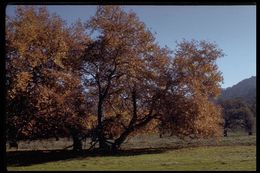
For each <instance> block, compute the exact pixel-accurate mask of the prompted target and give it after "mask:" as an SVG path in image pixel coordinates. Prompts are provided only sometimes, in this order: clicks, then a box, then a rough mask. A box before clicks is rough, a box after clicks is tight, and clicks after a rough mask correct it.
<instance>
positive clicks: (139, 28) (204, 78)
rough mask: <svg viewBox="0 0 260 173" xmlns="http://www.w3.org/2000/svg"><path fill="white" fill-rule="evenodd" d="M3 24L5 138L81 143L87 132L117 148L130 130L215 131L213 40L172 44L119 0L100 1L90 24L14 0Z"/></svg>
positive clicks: (218, 120) (108, 147)
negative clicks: (114, 1) (159, 39)
mask: <svg viewBox="0 0 260 173" xmlns="http://www.w3.org/2000/svg"><path fill="white" fill-rule="evenodd" d="M39 21H40V22H39ZM6 26H7V29H6V33H7V34H6V38H7V42H6V43H7V44H6V49H7V55H6V62H7V63H6V64H7V83H6V85H7V88H8V95H7V120H8V123H7V124H8V128H7V129H8V137H9V138H16V137H17V138H23V139H24V138H30V139H36V138H48V137H52V136H58V137H60V136H65V135H68V134H69V135H71V136H73V139H74V149H77V150H78V149H81V148H82V145H81V139H83V138H84V136H85V137H87V136H90V135H89V133H90V134H91V137H92V142H93V146H92V147H94V146H95V144H97V143H98V144H99V148H100V149H102V150H105V151H116V150H117V149H119V148H120V146H121V144H122V143H123V142H124V141H125V140H126V139H127V138H128V137H129V136H131V135H135V134H137V133H147V132H156V131H158V129H160V130H161V132H164V131H168V132H171V133H172V134H175V135H177V136H180V137H184V136H189V137H208V136H219V134H221V123H222V121H221V120H222V119H221V115H220V112H219V108H218V107H217V106H216V105H215V104H214V103H213V101H212V100H213V99H214V97H216V96H217V95H218V94H219V92H220V85H219V83H220V82H221V81H222V77H221V73H220V72H219V70H218V68H217V66H216V60H217V59H218V58H219V57H221V56H222V55H223V54H222V51H221V50H220V49H218V48H217V45H215V44H212V43H209V42H206V41H201V42H196V41H185V40H184V41H182V42H180V43H179V44H177V49H176V51H175V54H172V51H170V50H169V49H168V48H167V47H165V48H162V47H160V46H159V45H158V44H157V43H156V41H155V38H154V36H153V34H152V33H151V32H150V31H149V29H148V28H147V27H146V26H145V24H144V23H143V22H141V21H140V20H139V19H138V17H137V16H136V14H135V13H133V12H124V11H123V10H122V9H121V8H120V7H119V6H99V7H98V8H97V11H96V14H95V16H93V17H91V18H90V19H89V20H88V21H87V22H86V25H85V27H86V28H84V26H83V25H82V23H81V22H80V21H78V22H76V23H75V25H74V26H72V27H67V26H66V25H65V24H64V22H63V21H62V20H61V19H60V18H59V17H58V16H56V15H49V14H48V12H47V10H46V9H45V8H39V9H36V8H33V7H28V8H25V7H21V8H20V7H19V8H18V9H17V15H16V17H14V18H8V19H7V25H6ZM27 26H29V27H27ZM85 30H86V31H87V33H86V32H85ZM162 129H163V130H162Z"/></svg>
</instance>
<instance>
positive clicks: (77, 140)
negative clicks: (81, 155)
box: [72, 135, 82, 151]
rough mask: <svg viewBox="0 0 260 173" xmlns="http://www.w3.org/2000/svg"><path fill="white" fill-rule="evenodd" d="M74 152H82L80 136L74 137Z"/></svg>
mask: <svg viewBox="0 0 260 173" xmlns="http://www.w3.org/2000/svg"><path fill="white" fill-rule="evenodd" d="M72 138H73V151H82V141H81V139H80V138H79V136H78V135H73V136H72Z"/></svg>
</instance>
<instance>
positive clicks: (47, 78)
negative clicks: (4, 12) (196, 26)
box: [6, 6, 88, 140]
mask: <svg viewBox="0 0 260 173" xmlns="http://www.w3.org/2000/svg"><path fill="white" fill-rule="evenodd" d="M82 28H83V27H82V24H80V22H78V23H76V24H75V25H74V26H72V27H71V28H69V27H66V25H65V23H64V21H62V20H61V18H59V17H58V16H57V15H55V14H52V15H50V14H49V13H48V11H47V9H46V8H45V7H40V8H35V7H32V6H18V7H17V9H16V16H14V17H7V20H6V72H7V73H6V79H7V80H6V86H7V98H6V101H7V107H6V114H7V135H8V136H7V137H8V139H15V140H19V139H38V138H49V137H54V136H55V137H57V136H62V135H65V134H66V133H67V135H73V136H75V135H77V134H75V131H81V128H83V127H82V123H80V121H83V120H82V119H84V116H85V114H84V111H83V108H82V107H78V106H79V105H81V104H83V103H85V101H84V98H83V92H82V87H81V81H80V75H79V74H78V73H77V72H76V70H74V69H72V67H73V64H72V63H70V62H71V61H72V60H71V59H75V60H76V59H77V57H78V56H80V52H81V47H82V46H84V43H85V42H87V40H88V39H87V37H86V35H84V34H82V33H83V30H82ZM82 50H83V49H82Z"/></svg>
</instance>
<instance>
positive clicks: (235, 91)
mask: <svg viewBox="0 0 260 173" xmlns="http://www.w3.org/2000/svg"><path fill="white" fill-rule="evenodd" d="M237 97H240V98H243V99H244V100H245V101H249V102H251V101H252V100H255V97H256V76H252V77H250V78H248V79H244V80H242V81H240V82H238V83H237V84H235V85H233V86H232V87H228V88H226V89H223V90H222V93H221V95H220V97H219V99H221V100H227V99H231V98H237Z"/></svg>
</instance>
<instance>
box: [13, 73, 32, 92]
mask: <svg viewBox="0 0 260 173" xmlns="http://www.w3.org/2000/svg"><path fill="white" fill-rule="evenodd" d="M31 78H32V74H31V73H29V72H21V73H18V74H16V88H17V90H20V91H25V90H26V87H27V86H28V84H29V82H30V80H31Z"/></svg>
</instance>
